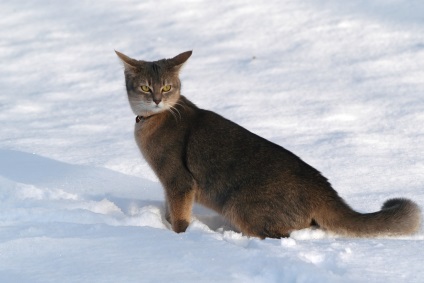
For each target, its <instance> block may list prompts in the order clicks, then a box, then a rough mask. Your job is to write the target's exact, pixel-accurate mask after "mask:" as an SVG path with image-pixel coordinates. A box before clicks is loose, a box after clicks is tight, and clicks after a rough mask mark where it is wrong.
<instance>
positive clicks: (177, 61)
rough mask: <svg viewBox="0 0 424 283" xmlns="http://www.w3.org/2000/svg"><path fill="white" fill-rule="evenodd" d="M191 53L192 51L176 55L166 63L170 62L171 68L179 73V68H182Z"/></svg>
mask: <svg viewBox="0 0 424 283" xmlns="http://www.w3.org/2000/svg"><path fill="white" fill-rule="evenodd" d="M192 53H193V51H191V50H190V51H186V52H183V53H181V54H178V55H177V56H175V57H174V58H172V59H168V61H170V62H171V66H172V67H173V68H174V69H175V70H177V71H179V70H180V68H181V67H182V66H183V64H184V63H185V62H186V61H187V60H188V58H190V56H191V54H192Z"/></svg>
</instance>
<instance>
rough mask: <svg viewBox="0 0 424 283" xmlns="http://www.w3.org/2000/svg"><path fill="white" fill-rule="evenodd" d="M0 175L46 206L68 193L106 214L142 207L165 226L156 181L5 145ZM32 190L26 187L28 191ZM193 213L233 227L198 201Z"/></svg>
mask: <svg viewBox="0 0 424 283" xmlns="http://www.w3.org/2000/svg"><path fill="white" fill-rule="evenodd" d="M0 176H2V177H3V178H6V179H8V180H11V181H14V182H16V183H20V184H26V185H30V186H33V187H34V188H35V190H38V191H41V192H42V194H41V195H42V196H43V197H41V198H40V194H38V195H37V196H38V201H41V202H42V203H43V204H44V206H47V203H46V202H45V201H47V200H48V201H49V204H51V202H54V201H59V199H61V198H63V197H61V198H58V197H57V196H58V195H62V196H64V195H66V194H68V195H72V196H78V200H77V201H76V202H79V205H78V207H79V208H80V209H81V208H83V209H85V210H90V211H93V212H95V213H97V214H104V215H109V214H111V213H112V214H113V213H114V212H115V210H116V209H119V210H120V211H122V213H123V214H125V215H126V216H127V217H130V218H131V217H134V216H135V215H138V214H140V213H142V212H143V213H144V212H145V211H146V209H147V210H152V211H157V212H156V216H155V222H156V224H159V222H162V223H163V225H164V226H167V227H168V228H169V225H168V223H167V221H166V220H165V217H164V214H165V205H164V201H163V200H164V197H163V189H162V188H161V186H160V184H159V183H155V182H152V181H149V180H146V179H143V178H138V177H134V176H130V175H126V174H122V173H119V172H116V171H113V170H109V169H105V168H98V167H91V166H86V165H74V164H68V163H65V162H61V161H57V160H54V159H50V158H47V157H43V156H39V155H37V154H31V153H27V152H22V151H16V150H5V149H0ZM33 191H34V190H29V192H30V193H32V194H33ZM27 197H29V198H31V196H27ZM27 201H28V199H27ZM62 205H63V204H62ZM134 214H135V215H134ZM193 215H194V218H195V219H198V220H199V221H201V222H202V223H204V224H205V225H206V226H208V227H209V228H210V229H211V230H217V229H224V230H234V229H233V228H232V227H231V226H230V225H229V223H228V222H227V221H226V220H225V219H224V218H223V217H222V216H221V215H219V214H217V213H215V212H214V211H211V210H209V209H207V208H204V207H202V206H200V205H195V206H194V208H193ZM147 226H149V225H147Z"/></svg>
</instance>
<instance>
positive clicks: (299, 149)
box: [0, 0, 424, 283]
mask: <svg viewBox="0 0 424 283" xmlns="http://www.w3.org/2000/svg"><path fill="white" fill-rule="evenodd" d="M423 11H424V2H422V1H421V2H420V1H414V0H409V1H408V0H393V1H383V0H368V1H366V0H358V1H350V2H349V3H347V2H346V1H343V2H340V1H336V0H304V1H298V0H292V1H290V0H278V1H277V0H273V1H253V0H251V1H242V0H236V1H188V0H187V1H176V0H171V1H154V0H146V1H135V0H130V1H114V0H105V1H65V2H64V1H48V0H39V1H22V0H21V1H19V0H13V1H12V0H2V1H1V2H0V62H1V68H0V90H1V95H0V124H1V130H0V282H31V283H32V282H167V281H169V282H365V281H366V282H424V269H423V268H422V267H423V265H422V262H423V260H424V250H423V243H424V242H423V241H424V233H423V230H422V229H421V231H420V233H419V234H417V235H414V236H409V237H400V238H383V239H348V238H340V237H337V236H335V235H330V234H327V233H325V232H323V231H321V230H311V229H306V230H302V231H297V232H294V233H292V235H291V237H290V238H287V239H281V240H276V239H266V240H263V241H262V240H259V239H255V238H247V237H244V236H242V235H241V234H239V233H236V232H234V231H232V230H231V228H230V227H229V225H228V224H227V223H226V222H225V221H224V220H223V219H222V218H220V217H219V216H218V215H216V214H214V213H213V212H211V211H209V210H206V209H203V208H201V207H195V209H194V219H193V222H192V223H191V225H190V226H189V229H188V231H187V232H186V233H183V234H175V233H174V232H172V231H171V230H170V229H169V224H167V223H166V221H164V220H163V204H162V201H163V192H162V189H161V186H160V185H159V183H158V181H157V179H156V177H155V176H154V174H153V173H152V171H151V170H150V169H149V167H148V165H147V164H146V162H145V161H144V160H143V159H142V158H141V156H140V154H139V152H138V150H137V148H136V145H135V142H134V141H133V137H132V131H133V123H134V117H133V114H132V113H131V111H130V108H129V106H128V102H127V100H126V94H125V90H124V78H123V71H122V66H121V65H120V63H119V61H118V59H117V58H116V55H115V54H114V52H113V50H114V49H116V50H119V51H121V52H124V53H125V54H128V55H129V56H132V57H135V58H139V59H146V60H155V59H160V58H163V57H167V58H169V57H172V56H175V55H177V54H178V53H180V52H183V51H186V50H194V53H193V56H192V57H191V58H190V60H189V61H188V63H187V65H186V66H185V68H184V70H183V72H182V80H183V93H184V94H185V95H186V96H187V97H188V98H189V99H191V100H192V101H193V102H195V103H196V104H197V105H199V106H200V107H203V108H207V109H211V110H213V111H216V112H218V113H220V114H222V115H223V116H225V117H227V118H229V119H232V120H233V121H235V122H237V123H239V124H241V125H243V126H244V127H246V128H248V129H249V130H251V131H253V132H255V133H257V134H259V135H261V136H264V137H266V138H268V139H270V140H271V141H273V142H276V143H278V144H280V145H282V146H284V147H286V148H287V149H289V150H291V151H293V152H294V153H296V154H297V155H298V156H300V157H301V158H302V159H303V160H305V161H306V162H308V163H310V164H311V165H313V166H314V167H316V168H317V169H318V170H320V171H321V172H322V173H323V174H324V175H325V176H326V177H328V178H329V179H330V181H331V182H332V184H333V186H334V187H335V188H336V189H337V191H338V192H339V193H340V195H341V196H342V197H344V198H345V199H346V200H347V202H348V203H349V204H351V205H352V206H353V207H354V208H355V209H357V210H359V211H362V212H370V211H374V210H378V209H379V208H380V206H381V204H382V203H383V201H384V200H385V199H388V198H392V197H399V196H401V197H408V198H412V199H414V200H415V201H416V202H417V203H418V204H419V205H420V206H421V207H424V190H423V187H424V155H423V153H424V126H423V125H424V80H423V78H424V16H423Z"/></svg>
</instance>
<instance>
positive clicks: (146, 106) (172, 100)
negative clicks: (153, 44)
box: [115, 51, 421, 239]
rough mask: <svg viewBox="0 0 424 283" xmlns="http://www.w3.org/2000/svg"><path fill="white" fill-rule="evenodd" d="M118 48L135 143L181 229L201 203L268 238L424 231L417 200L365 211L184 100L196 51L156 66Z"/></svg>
mask: <svg viewBox="0 0 424 283" xmlns="http://www.w3.org/2000/svg"><path fill="white" fill-rule="evenodd" d="M115 52H116V54H117V55H118V57H119V58H120V59H121V61H122V62H123V65H124V73H125V82H126V90H127V94H128V99H129V103H130V106H131V108H132V110H133V112H134V114H135V115H136V123H135V131H134V133H135V139H136V142H137V145H138V147H139V149H140V151H141V153H142V155H143V156H144V158H145V159H146V160H147V162H148V163H149V165H150V166H151V168H152V169H153V171H154V172H155V174H156V175H157V177H158V178H159V180H160V182H161V184H162V186H163V187H164V190H165V199H166V219H167V220H168V221H169V222H170V223H171V225H172V229H173V230H174V231H175V232H177V233H180V232H184V231H185V230H186V229H187V227H188V225H189V224H190V221H191V210H192V206H193V203H194V202H195V201H196V202H198V203H200V204H202V205H204V206H206V207H208V208H211V209H213V210H215V211H216V212H218V213H220V214H222V215H223V216H224V217H225V218H226V219H227V220H228V221H229V222H230V223H231V224H232V225H234V226H235V227H236V228H237V229H238V230H239V231H241V232H242V233H243V234H244V235H247V236H254V237H259V238H261V239H264V238H267V237H269V238H281V237H288V236H289V235H290V233H291V232H292V231H294V230H299V229H303V228H308V227H311V226H318V227H320V228H321V229H324V230H327V231H330V232H333V233H336V234H339V235H341V236H347V237H377V236H399V235H409V234H413V233H416V232H417V231H418V230H419V228H420V223H421V212H420V209H419V207H418V205H417V204H415V203H414V202H413V201H411V200H408V199H404V198H395V199H390V200H387V201H386V202H385V203H384V204H383V206H382V208H381V210H380V211H378V212H373V213H365V214H361V213H359V212H356V211H354V210H353V209H352V208H350V206H349V205H347V204H346V203H345V201H344V200H343V199H342V198H341V197H340V196H339V195H338V194H337V192H336V191H335V190H334V189H333V188H332V187H331V185H330V183H329V182H328V180H327V179H326V178H325V177H323V176H322V175H321V173H320V172H318V171H317V170H316V169H314V168H313V167H311V166H310V165H308V164H306V163H305V162H304V161H302V160H301V159H300V158H299V157H297V156H296V155H294V154H293V153H291V152H290V151H288V150H286V149H284V148H283V147H281V146H279V145H277V144H274V143H272V142H270V141H268V140H266V139H264V138H262V137H260V136H257V135H256V134H253V133H251V132H249V131H248V130H246V129H245V128H243V127H241V126H239V125H237V124H236V123H234V122H232V121H229V120H227V119H225V118H223V117H222V116H220V115H218V114H216V113H214V112H212V111H208V110H204V109H200V108H198V107H197V106H196V105H194V104H193V103H192V102H190V101H189V100H188V99H187V98H185V97H184V96H182V95H181V82H180V79H179V71H180V69H181V67H182V66H183V64H184V63H185V62H186V61H187V60H188V58H189V57H190V56H191V54H192V51H187V52H184V53H181V54H179V55H177V56H175V57H173V58H171V59H162V60H158V61H153V62H148V61H141V60H135V59H132V58H130V57H128V56H126V55H124V54H122V53H120V52H118V51H115Z"/></svg>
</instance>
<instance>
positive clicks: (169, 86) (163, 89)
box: [162, 85, 171, 92]
mask: <svg viewBox="0 0 424 283" xmlns="http://www.w3.org/2000/svg"><path fill="white" fill-rule="evenodd" d="M170 90H171V85H165V86H163V88H162V91H163V92H168V91H170Z"/></svg>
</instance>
